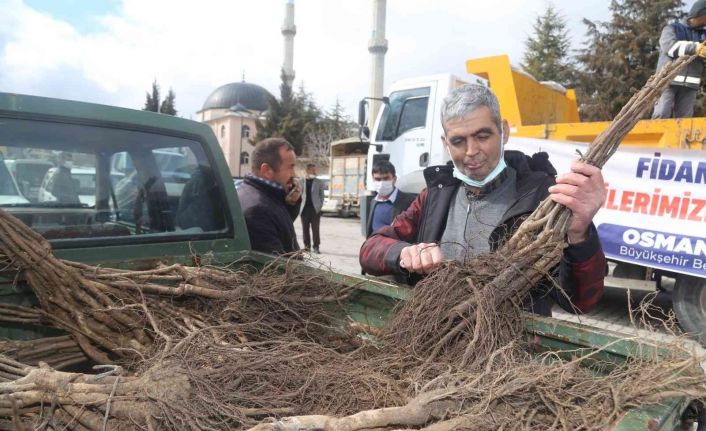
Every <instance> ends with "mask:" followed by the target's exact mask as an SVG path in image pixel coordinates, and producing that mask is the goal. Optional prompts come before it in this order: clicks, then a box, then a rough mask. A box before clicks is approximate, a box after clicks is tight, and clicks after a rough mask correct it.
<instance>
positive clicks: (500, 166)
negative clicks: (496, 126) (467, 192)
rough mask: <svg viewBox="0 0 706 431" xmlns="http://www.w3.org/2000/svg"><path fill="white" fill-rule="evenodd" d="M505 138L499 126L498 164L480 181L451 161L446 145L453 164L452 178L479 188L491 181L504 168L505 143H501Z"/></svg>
mask: <svg viewBox="0 0 706 431" xmlns="http://www.w3.org/2000/svg"><path fill="white" fill-rule="evenodd" d="M504 138H505V134H504V130H503V128H502V127H501V128H500V160H499V161H498V165H497V166H496V167H495V169H493V170H492V171H491V172H490V173H488V175H486V177H485V178H483V179H482V180H480V181H477V180H474V179H473V178H471V177H469V176H468V175H466V174H464V173H463V171H462V170H461V169H459V168H458V166H456V163H454V161H453V157H451V151H450V150H449V147H448V146H447V147H446V151H447V152H448V153H449V157H451V163H453V165H454V172H453V176H454V178H456V179H458V180H461V181H462V182H464V183H465V184H467V185H469V186H471V187H478V188H481V187H483V186H484V185H486V184H488V183H489V182H491V181H493V180H494V179H495V177H497V176H498V175H500V172H502V171H503V170H505V167H506V165H505V145H504V143H503V141H504Z"/></svg>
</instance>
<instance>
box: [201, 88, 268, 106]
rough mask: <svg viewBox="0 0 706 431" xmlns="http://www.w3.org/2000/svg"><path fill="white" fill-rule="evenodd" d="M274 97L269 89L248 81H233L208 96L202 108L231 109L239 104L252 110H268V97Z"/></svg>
mask: <svg viewBox="0 0 706 431" xmlns="http://www.w3.org/2000/svg"><path fill="white" fill-rule="evenodd" d="M270 97H272V95H271V94H270V92H269V91H267V90H265V89H264V88H262V87H260V86H259V85H256V84H250V83H248V82H231V83H230V84H226V85H222V86H220V87H218V88H216V89H215V90H213V92H212V93H211V94H210V95H209V96H208V98H206V101H205V102H204V104H203V108H202V110H204V111H205V110H206V109H230V108H231V107H235V106H238V108H241V107H244V108H245V109H248V110H251V111H265V110H267V99H268V98H270Z"/></svg>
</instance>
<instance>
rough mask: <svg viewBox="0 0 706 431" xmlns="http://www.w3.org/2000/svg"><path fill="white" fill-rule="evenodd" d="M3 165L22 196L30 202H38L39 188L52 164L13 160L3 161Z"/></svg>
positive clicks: (40, 161)
mask: <svg viewBox="0 0 706 431" xmlns="http://www.w3.org/2000/svg"><path fill="white" fill-rule="evenodd" d="M5 165H7V168H8V169H9V171H10V173H11V174H12V176H13V177H14V179H15V181H16V182H17V186H18V187H19V189H20V192H22V195H23V196H24V197H25V198H27V199H28V200H29V201H30V202H32V203H36V202H38V200H39V188H40V187H41V185H42V180H44V175H46V173H47V171H48V170H49V168H51V167H53V166H54V164H53V163H52V162H50V161H48V160H40V159H15V160H5Z"/></svg>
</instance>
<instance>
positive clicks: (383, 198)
mask: <svg viewBox="0 0 706 431" xmlns="http://www.w3.org/2000/svg"><path fill="white" fill-rule="evenodd" d="M396 182H397V176H396V172H395V166H394V165H393V164H392V163H390V162H389V161H387V160H383V161H380V162H377V163H376V164H375V165H374V166H373V184H372V186H373V190H375V192H377V194H376V195H375V198H374V199H373V201H372V205H370V214H369V215H368V227H367V237H370V235H372V233H373V232H375V231H376V230H378V229H380V228H381V227H383V226H389V225H390V224H392V220H394V218H395V217H397V215H398V214H399V213H401V212H402V211H404V210H406V209H407V208H408V207H409V205H410V204H411V203H412V202H413V201H414V198H415V197H416V196H415V195H414V194H412V193H405V192H403V191H401V190H399V189H398V188H397V187H395V183H396Z"/></svg>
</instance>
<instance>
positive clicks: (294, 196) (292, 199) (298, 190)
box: [284, 181, 302, 205]
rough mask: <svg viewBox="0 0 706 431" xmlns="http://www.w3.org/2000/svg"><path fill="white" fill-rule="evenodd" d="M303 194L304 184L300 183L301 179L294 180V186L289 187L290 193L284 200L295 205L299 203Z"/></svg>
mask: <svg viewBox="0 0 706 431" xmlns="http://www.w3.org/2000/svg"><path fill="white" fill-rule="evenodd" d="M301 196H302V186H301V185H300V184H299V181H294V183H293V186H292V188H291V189H289V193H288V194H287V196H286V197H285V198H284V201H285V202H286V203H287V205H294V204H296V203H297V201H298V200H299V198H300V197H301Z"/></svg>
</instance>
